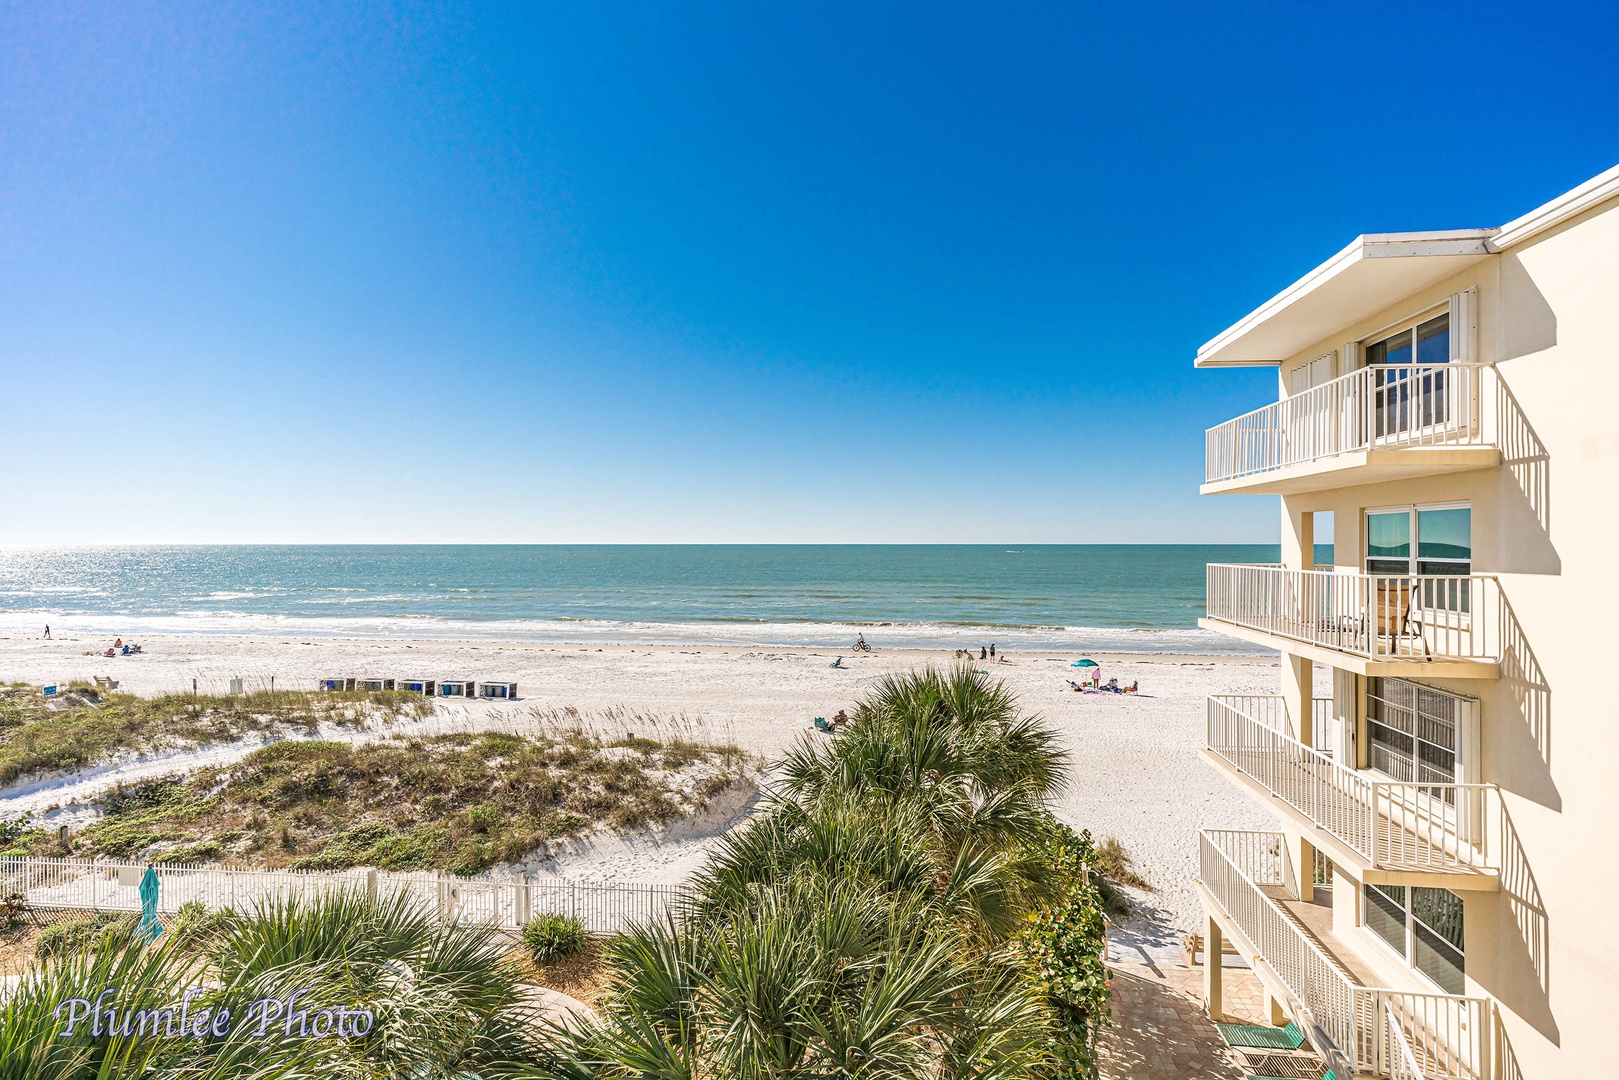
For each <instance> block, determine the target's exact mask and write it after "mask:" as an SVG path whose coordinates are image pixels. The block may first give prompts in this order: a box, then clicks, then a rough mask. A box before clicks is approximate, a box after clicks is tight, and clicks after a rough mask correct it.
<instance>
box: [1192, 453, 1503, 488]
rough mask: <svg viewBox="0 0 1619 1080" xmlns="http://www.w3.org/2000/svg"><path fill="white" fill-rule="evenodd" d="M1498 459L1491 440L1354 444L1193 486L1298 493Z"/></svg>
mask: <svg viewBox="0 0 1619 1080" xmlns="http://www.w3.org/2000/svg"><path fill="white" fill-rule="evenodd" d="M1500 464H1501V451H1499V450H1497V449H1496V448H1495V447H1493V446H1491V447H1479V446H1449V447H1447V446H1408V447H1400V448H1389V449H1372V450H1356V451H1351V452H1350V453H1347V454H1334V455H1332V456H1330V457H1323V458H1318V459H1316V460H1314V461H1303V462H1299V463H1298V464H1296V465H1288V466H1285V467H1283V468H1279V469H1271V470H1269V471H1267V472H1257V473H1249V474H1247V475H1246V476H1238V477H1233V478H1231V479H1229V480H1213V481H1209V482H1207V483H1205V484H1203V485H1202V486H1201V487H1200V488H1199V489H1198V490H1199V493H1200V494H1203V495H1232V494H1235V495H1298V494H1302V493H1304V492H1308V491H1330V490H1334V489H1336V488H1344V487H1354V486H1357V485H1360V484H1380V483H1384V482H1386V481H1390V480H1409V479H1413V478H1416V477H1421V476H1440V475H1443V474H1445V473H1457V472H1472V471H1473V470H1475V469H1493V468H1495V467H1496V466H1498V465H1500Z"/></svg>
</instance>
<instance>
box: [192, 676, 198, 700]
mask: <svg viewBox="0 0 1619 1080" xmlns="http://www.w3.org/2000/svg"><path fill="white" fill-rule="evenodd" d="M191 696H192V697H196V696H197V680H196V679H192V680H191Z"/></svg>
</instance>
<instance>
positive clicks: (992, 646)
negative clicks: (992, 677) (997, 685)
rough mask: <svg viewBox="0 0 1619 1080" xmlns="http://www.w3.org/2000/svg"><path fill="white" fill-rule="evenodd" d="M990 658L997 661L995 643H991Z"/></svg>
mask: <svg viewBox="0 0 1619 1080" xmlns="http://www.w3.org/2000/svg"><path fill="white" fill-rule="evenodd" d="M989 658H990V659H991V660H993V659H995V643H994V642H993V641H992V642H990V643H989Z"/></svg>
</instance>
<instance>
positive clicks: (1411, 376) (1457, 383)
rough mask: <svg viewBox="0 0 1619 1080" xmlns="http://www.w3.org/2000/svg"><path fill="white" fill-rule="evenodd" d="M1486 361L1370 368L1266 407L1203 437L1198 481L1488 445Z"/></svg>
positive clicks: (1489, 372)
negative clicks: (1370, 454) (1372, 453)
mask: <svg viewBox="0 0 1619 1080" xmlns="http://www.w3.org/2000/svg"><path fill="white" fill-rule="evenodd" d="M1493 377H1494V368H1493V367H1492V366H1491V365H1488V364H1375V365H1371V366H1368V367H1363V368H1360V369H1358V370H1356V371H1351V372H1350V373H1349V374H1347V375H1341V376H1339V377H1338V378H1336V379H1333V380H1331V381H1330V382H1325V383H1322V384H1321V385H1320V386H1314V387H1311V388H1310V389H1308V390H1304V391H1301V392H1299V393H1297V394H1294V395H1292V396H1291V397H1286V398H1283V399H1282V400H1281V401H1276V402H1272V403H1271V404H1269V405H1265V406H1263V407H1261V408H1258V409H1255V410H1254V411H1253V412H1250V413H1245V414H1244V415H1242V416H1239V417H1237V418H1236V419H1234V420H1227V421H1226V422H1225V423H1223V424H1220V425H1218V426H1217V427H1212V428H1209V429H1208V431H1207V432H1206V434H1205V437H1204V438H1205V448H1206V455H1205V460H1204V470H1203V474H1204V479H1205V482H1207V483H1211V484H1212V483H1217V482H1219V481H1221V480H1234V479H1236V478H1238V477H1242V476H1253V475H1255V474H1258V473H1265V472H1270V471H1272V470H1275V469H1282V468H1286V467H1287V466H1289V465H1300V464H1303V463H1305V462H1310V461H1319V460H1321V459H1323V458H1328V457H1332V456H1334V455H1337V454H1347V453H1354V452H1357V451H1361V450H1376V449H1394V448H1399V447H1406V446H1456V447H1488V446H1494V445H1496V440H1497V435H1496V431H1495V429H1496V427H1497V426H1498V425H1496V424H1495V423H1493V422H1492V421H1493V419H1494V418H1493V417H1492V416H1491V415H1489V413H1490V410H1489V409H1488V408H1484V409H1481V407H1480V406H1481V405H1484V406H1489V405H1492V404H1495V402H1496V398H1497V397H1498V396H1499V395H1493V394H1489V393H1481V390H1482V389H1483V388H1484V386H1485V381H1486V380H1487V379H1492V378H1493Z"/></svg>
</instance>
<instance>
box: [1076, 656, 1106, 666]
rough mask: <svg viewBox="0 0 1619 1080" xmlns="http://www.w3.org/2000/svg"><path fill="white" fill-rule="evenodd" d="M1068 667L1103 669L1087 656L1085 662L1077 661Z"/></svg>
mask: <svg viewBox="0 0 1619 1080" xmlns="http://www.w3.org/2000/svg"><path fill="white" fill-rule="evenodd" d="M1068 666H1069V667H1101V666H1102V665H1101V664H1098V663H1097V662H1096V661H1095V660H1092V659H1091V658H1090V657H1088V656H1087V657H1086V658H1085V659H1083V660H1075V661H1074V662H1073V663H1072V664H1069V665H1068Z"/></svg>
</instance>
